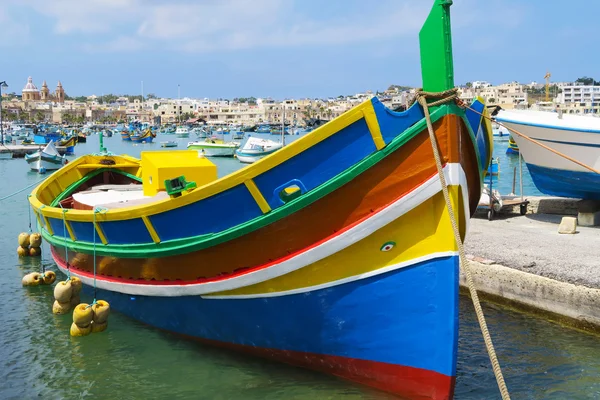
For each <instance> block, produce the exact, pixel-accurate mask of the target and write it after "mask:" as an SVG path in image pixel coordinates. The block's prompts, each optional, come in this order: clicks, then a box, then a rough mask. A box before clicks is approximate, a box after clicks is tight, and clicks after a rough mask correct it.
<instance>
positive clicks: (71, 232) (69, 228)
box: [64, 220, 77, 241]
mask: <svg viewBox="0 0 600 400" xmlns="http://www.w3.org/2000/svg"><path fill="white" fill-rule="evenodd" d="M64 222H65V226H66V227H67V232H69V236H70V237H71V240H72V241H76V240H77V238H76V237H75V233H74V232H73V228H72V227H71V222H70V221H67V220H65V221H64Z"/></svg>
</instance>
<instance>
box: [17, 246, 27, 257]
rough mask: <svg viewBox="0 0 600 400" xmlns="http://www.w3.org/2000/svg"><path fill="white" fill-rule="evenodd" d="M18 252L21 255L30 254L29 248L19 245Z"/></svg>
mask: <svg viewBox="0 0 600 400" xmlns="http://www.w3.org/2000/svg"><path fill="white" fill-rule="evenodd" d="M17 254H18V255H19V257H26V256H28V255H29V248H27V247H23V246H19V247H17Z"/></svg>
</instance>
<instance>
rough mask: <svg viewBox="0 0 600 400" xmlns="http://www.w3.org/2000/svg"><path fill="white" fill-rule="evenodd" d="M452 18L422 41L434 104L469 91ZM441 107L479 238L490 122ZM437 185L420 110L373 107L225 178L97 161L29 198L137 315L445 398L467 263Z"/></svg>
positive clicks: (206, 169)
mask: <svg viewBox="0 0 600 400" xmlns="http://www.w3.org/2000/svg"><path fill="white" fill-rule="evenodd" d="M450 4H451V2H449V1H447V0H436V1H435V4H434V6H433V9H432V11H431V13H430V15H429V17H428V19H427V21H426V23H425V25H424V27H423V28H422V30H421V33H420V40H421V61H422V75H423V90H424V91H426V92H442V91H446V90H448V89H452V88H453V87H454V79H453V64H452V56H451V55H452V48H451V39H450V37H451V34H450V18H449V7H450ZM470 107H471V108H472V109H473V110H476V111H479V112H481V113H483V114H486V110H485V105H484V104H483V103H482V101H481V100H474V101H473V102H472V103H471V105H470ZM430 111H431V121H432V124H433V130H434V135H435V138H436V140H437V143H438V147H439V151H440V155H441V162H442V166H443V172H444V174H445V178H446V180H447V182H448V185H449V186H448V190H449V193H450V198H451V201H452V204H453V205H454V210H455V213H456V215H457V222H458V225H459V229H460V232H461V235H462V237H463V238H464V236H465V234H466V232H467V228H468V221H469V217H470V216H471V214H472V213H473V212H475V209H476V207H477V204H478V202H479V199H480V195H481V189H482V185H483V183H482V180H483V176H484V172H485V170H486V169H487V166H488V164H489V162H490V159H491V150H492V142H493V141H492V129H491V125H490V124H488V123H487V122H486V121H487V120H485V119H482V117H481V116H480V115H478V114H477V113H476V112H474V111H472V110H470V109H467V110H465V109H464V108H462V107H460V105H458V104H456V103H455V102H454V101H450V102H446V103H444V104H440V105H436V106H434V107H431V108H430ZM440 182H441V181H440V179H439V176H438V174H437V168H436V163H435V161H434V157H433V152H432V143H431V142H430V139H429V134H428V129H427V122H426V118H425V113H424V109H423V108H422V106H421V105H420V103H415V104H413V105H412V106H411V107H410V108H408V109H407V110H406V111H403V112H394V111H392V110H390V109H388V108H387V107H385V106H384V105H383V104H382V103H381V102H380V101H379V100H378V99H377V98H375V97H373V98H371V99H369V100H367V101H365V102H363V103H362V104H360V105H358V106H356V107H354V108H352V109H351V110H349V111H347V112H345V113H344V114H342V115H341V116H340V117H338V118H336V119H334V120H332V121H330V122H329V123H328V124H326V125H323V126H321V127H319V128H317V129H315V130H314V131H312V132H311V133H309V134H307V135H305V136H303V137H301V138H299V139H298V140H296V141H294V142H293V143H291V144H289V145H287V146H285V147H283V148H282V149H279V150H278V151H277V152H275V153H274V154H272V155H270V156H268V157H265V158H263V159H262V160H259V161H257V162H255V163H254V164H252V165H249V166H247V167H246V168H243V169H240V170H239V171H236V172H233V173H231V174H229V175H228V176H225V177H222V178H220V179H217V170H216V166H215V165H214V164H212V162H211V161H210V160H209V159H207V158H203V157H199V156H198V153H197V152H196V151H169V150H164V151H159V152H142V153H141V160H139V159H136V158H133V157H129V156H117V155H112V154H110V153H104V154H95V155H85V156H82V157H80V158H78V159H77V160H75V161H73V162H71V163H69V164H68V165H67V166H66V167H64V168H63V169H61V170H60V171H59V172H57V173H55V174H53V175H52V176H50V177H49V178H48V179H47V180H45V181H44V182H42V183H41V184H40V185H39V186H38V187H37V188H35V189H34V191H33V192H32V193H31V196H30V197H29V201H30V203H31V206H32V208H33V211H34V213H35V214H36V216H37V217H38V221H39V222H40V229H41V232H42V235H43V237H44V239H45V240H46V241H47V242H48V243H49V245H50V249H51V253H52V257H53V258H54V260H55V262H56V263H57V265H58V267H59V268H60V269H61V270H62V271H64V272H67V271H68V272H69V273H70V274H71V276H77V277H80V278H81V280H82V281H83V283H84V285H85V288H86V290H91V288H92V287H93V286H94V284H95V287H96V290H97V297H98V298H102V299H106V300H107V301H109V302H110V304H111V307H112V308H114V309H116V310H118V311H120V312H121V313H123V314H125V315H127V316H130V317H131V318H135V319H137V320H139V321H142V322H143V323H145V324H148V325H151V326H154V327H157V328H159V329H162V330H166V331H171V332H174V333H177V334H180V335H183V336H186V337H190V338H195V339H197V340H200V341H204V342H206V343H209V344H212V345H216V346H222V347H227V348H231V349H235V350H239V351H243V352H247V353H250V354H255V355H258V356H262V357H266V358H270V359H275V360H279V361H282V362H286V363H290V364H294V365H298V366H302V367H306V368H311V369H314V370H318V371H322V372H324V373H329V374H333V375H336V376H338V377H341V378H344V379H348V380H351V381H354V382H358V383H361V384H365V385H369V386H371V387H374V388H377V389H380V390H384V391H388V392H392V393H395V394H398V395H400V396H402V397H403V398H406V399H421V398H433V399H448V398H451V397H452V395H453V390H454V384H455V375H456V356H457V347H458V346H457V343H458V301H459V300H458V291H459V287H458V282H459V255H458V251H457V244H456V242H455V240H454V237H453V233H452V232H453V231H452V225H451V221H450V218H449V213H448V210H447V207H446V203H445V200H444V196H443V194H442V186H441V183H440ZM106 185H110V186H108V187H107V186H106ZM99 192H105V193H99ZM109 192H110V193H109ZM125 192H128V193H125ZM216 208H218V209H226V210H229V211H228V212H226V213H221V212H219V213H216V212H214V210H215V209H216ZM63 209H66V210H68V212H64V210H63ZM258 241H260V243H263V245H261V246H258V247H257V246H256V243H257V242H258ZM94 282H96V283H94Z"/></svg>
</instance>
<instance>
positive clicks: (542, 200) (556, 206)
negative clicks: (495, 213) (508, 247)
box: [502, 196, 581, 215]
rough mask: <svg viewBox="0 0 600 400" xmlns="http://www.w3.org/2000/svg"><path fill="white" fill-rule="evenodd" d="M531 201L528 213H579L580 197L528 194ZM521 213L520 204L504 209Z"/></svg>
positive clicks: (506, 211)
mask: <svg viewBox="0 0 600 400" xmlns="http://www.w3.org/2000/svg"><path fill="white" fill-rule="evenodd" d="M525 199H526V200H528V201H529V204H528V205H527V213H528V214H559V215H577V207H578V204H579V202H580V201H581V200H580V199H568V198H562V197H547V196H526V197H525ZM511 212H513V213H519V206H515V207H512V208H507V209H506V210H502V213H511Z"/></svg>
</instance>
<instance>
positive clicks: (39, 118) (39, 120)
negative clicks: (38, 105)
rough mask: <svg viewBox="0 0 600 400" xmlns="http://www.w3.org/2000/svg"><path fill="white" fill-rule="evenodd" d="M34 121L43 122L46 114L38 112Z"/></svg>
mask: <svg viewBox="0 0 600 400" xmlns="http://www.w3.org/2000/svg"><path fill="white" fill-rule="evenodd" d="M33 120H34V121H35V122H42V121H43V120H44V114H43V113H42V112H41V111H38V112H36V113H35V116H34V117H33Z"/></svg>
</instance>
